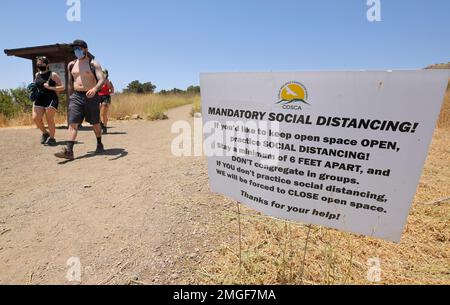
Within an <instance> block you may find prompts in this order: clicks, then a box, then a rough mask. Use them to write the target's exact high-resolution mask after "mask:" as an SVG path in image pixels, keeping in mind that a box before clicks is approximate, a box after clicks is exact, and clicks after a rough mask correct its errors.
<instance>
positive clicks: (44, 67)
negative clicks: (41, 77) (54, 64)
mask: <svg viewBox="0 0 450 305" xmlns="http://www.w3.org/2000/svg"><path fill="white" fill-rule="evenodd" d="M37 68H38V70H39V71H41V72H45V71H47V66H46V65H42V64H41V65H38V66H37Z"/></svg>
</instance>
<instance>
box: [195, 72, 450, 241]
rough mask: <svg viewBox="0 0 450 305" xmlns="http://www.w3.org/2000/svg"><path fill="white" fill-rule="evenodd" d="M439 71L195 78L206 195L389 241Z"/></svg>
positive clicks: (441, 76) (417, 160)
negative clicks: (205, 164)
mask: <svg viewBox="0 0 450 305" xmlns="http://www.w3.org/2000/svg"><path fill="white" fill-rule="evenodd" d="M449 72H450V71H448V70H440V71H437V70H433V71H398V72H396V71H394V72H392V71H387V72H304V73H303V72H302V73H206V74H202V75H201V88H202V90H201V92H202V103H203V105H202V108H203V117H204V120H205V122H204V123H205V127H206V126H209V127H206V128H205V137H206V141H205V149H206V150H207V151H208V148H210V149H209V150H211V149H212V150H214V152H215V154H214V155H213V156H209V158H208V171H209V177H210V185H211V189H212V191H213V192H216V193H220V194H224V195H226V196H229V197H231V198H233V199H235V200H237V201H239V202H241V203H243V204H246V205H247V206H249V207H251V208H253V209H255V210H257V211H260V212H262V213H264V214H267V215H271V216H275V217H279V218H282V219H289V220H294V221H300V222H303V223H308V224H317V225H322V226H326V227H330V228H335V229H338V230H343V231H348V232H353V233H358V234H363V235H367V236H372V237H378V238H382V239H386V240H390V241H394V242H399V241H400V239H401V235H402V231H403V228H404V226H405V223H406V221H407V217H408V213H409V210H410V208H411V204H412V202H413V199H414V196H415V193H416V188H417V185H418V182H419V179H420V176H421V172H422V168H423V166H424V162H425V159H426V157H427V153H428V149H429V145H430V143H431V138H432V135H433V131H434V128H435V124H436V121H437V117H438V115H439V112H440V109H441V105H442V101H443V97H444V93H445V89H446V87H447V83H448V79H449V76H450V73H449ZM211 126H212V127H211ZM209 155H211V154H209Z"/></svg>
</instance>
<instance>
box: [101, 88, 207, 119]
mask: <svg viewBox="0 0 450 305" xmlns="http://www.w3.org/2000/svg"><path fill="white" fill-rule="evenodd" d="M199 100H200V97H199V96H186V95H156V94H145V95H139V94H121V95H118V96H114V97H113V101H112V107H111V112H110V115H111V117H112V118H115V119H122V118H124V117H126V116H132V115H136V114H138V115H140V116H142V117H144V118H147V119H149V120H160V119H164V118H166V116H165V112H166V111H167V110H169V109H171V108H176V107H179V106H183V105H188V104H194V103H196V102H198V101H199Z"/></svg>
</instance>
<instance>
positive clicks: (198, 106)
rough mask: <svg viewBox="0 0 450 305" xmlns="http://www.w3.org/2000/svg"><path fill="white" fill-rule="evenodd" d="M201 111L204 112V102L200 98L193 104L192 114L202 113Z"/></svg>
mask: <svg viewBox="0 0 450 305" xmlns="http://www.w3.org/2000/svg"><path fill="white" fill-rule="evenodd" d="M201 112H202V103H201V101H200V99H198V100H197V101H195V103H194V104H193V105H192V110H191V116H194V115H195V114H196V113H201Z"/></svg>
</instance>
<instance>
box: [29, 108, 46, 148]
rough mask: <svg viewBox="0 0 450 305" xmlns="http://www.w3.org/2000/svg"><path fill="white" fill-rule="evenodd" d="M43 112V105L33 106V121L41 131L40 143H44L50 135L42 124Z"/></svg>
mask: <svg viewBox="0 0 450 305" xmlns="http://www.w3.org/2000/svg"><path fill="white" fill-rule="evenodd" d="M44 112H45V108H44V107H40V106H33V121H34V123H35V124H36V127H37V128H38V129H39V130H40V131H41V132H42V137H41V144H45V143H46V142H47V140H48V138H49V136H50V135H49V133H48V132H47V129H45V125H44V121H43V118H44Z"/></svg>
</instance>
